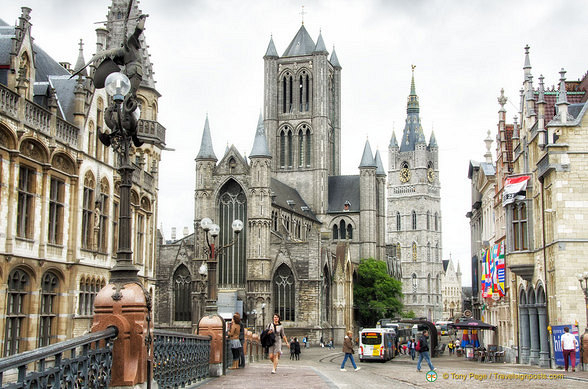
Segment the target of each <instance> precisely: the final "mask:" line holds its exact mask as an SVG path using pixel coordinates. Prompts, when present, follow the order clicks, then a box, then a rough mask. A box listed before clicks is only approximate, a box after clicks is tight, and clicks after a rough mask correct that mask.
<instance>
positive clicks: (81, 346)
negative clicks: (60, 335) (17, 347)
mask: <svg viewBox="0 0 588 389" xmlns="http://www.w3.org/2000/svg"><path fill="white" fill-rule="evenodd" d="M117 332H118V331H117V329H116V328H115V327H110V328H108V329H106V330H104V331H99V332H92V333H90V334H87V335H83V336H80V337H77V338H74V339H70V340H66V341H65V342H60V343H56V344H52V345H50V346H46V347H41V348H38V349H36V350H32V351H26V352H24V353H21V354H17V355H13V356H10V357H6V358H1V359H0V389H14V388H60V387H61V388H105V387H108V384H109V382H110V372H111V368H112V346H113V340H114V338H115V337H116V335H117ZM66 356H68V357H69V358H67V357H66ZM4 381H7V382H6V383H5V382H4Z"/></svg>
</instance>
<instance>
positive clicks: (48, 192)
mask: <svg viewBox="0 0 588 389" xmlns="http://www.w3.org/2000/svg"><path fill="white" fill-rule="evenodd" d="M121 7H124V9H126V8H127V5H126V3H125V2H121V1H114V2H113V4H112V7H111V8H110V11H109V13H108V22H107V29H99V30H98V31H97V44H96V52H97V53H99V52H101V51H102V50H106V49H108V48H110V47H118V46H119V45H120V40H118V41H117V40H116V39H114V38H113V34H115V33H119V35H120V36H121V37H122V33H121V31H122V25H121V23H115V19H116V18H117V17H116V12H117V11H118V10H119V8H121ZM31 12H32V11H31V9H30V8H26V7H23V8H22V14H21V16H20V18H19V19H18V23H17V25H16V26H10V25H8V24H6V23H4V22H3V21H1V20H0V95H1V96H2V97H1V101H0V219H1V220H2V221H1V222H0V258H1V261H0V277H1V279H2V288H1V289H0V294H1V295H2V298H0V312H2V315H4V317H5V320H2V321H0V348H1V349H2V351H1V352H2V355H11V354H15V353H18V352H22V351H26V350H32V349H35V348H37V347H40V346H45V345H48V344H50V343H55V342H58V341H63V340H66V339H69V338H72V337H75V336H78V335H81V334H83V333H85V332H87V331H88V330H89V329H90V326H91V323H92V315H93V308H94V297H95V296H96V294H97V293H98V292H99V291H100V289H101V288H102V287H103V286H104V285H106V284H107V283H108V279H109V269H110V268H111V267H112V266H113V265H114V263H115V257H116V252H117V242H118V215H119V213H118V212H119V209H120V200H119V189H118V185H119V181H120V178H119V177H118V173H117V171H116V165H117V162H116V161H115V155H114V154H113V153H112V151H111V150H110V149H107V148H105V147H104V146H103V145H102V144H101V143H100V141H99V140H98V138H97V133H98V132H99V131H104V130H105V124H104V109H105V108H106V107H107V105H108V96H107V95H106V94H105V93H104V90H97V89H95V87H94V84H93V72H94V67H89V68H88V69H86V70H85V71H82V72H81V73H80V75H79V76H76V77H74V78H71V79H70V77H71V75H72V73H73V72H74V71H75V70H80V69H81V68H82V67H83V65H84V62H85V61H84V55H83V51H82V43H81V42H80V48H79V55H78V59H77V61H76V65H75V68H73V69H71V68H70V66H69V64H67V63H59V62H57V61H55V60H54V59H53V58H51V57H50V56H49V55H48V54H47V53H45V52H44V51H43V50H42V49H41V48H40V47H38V46H37V45H35V44H34V43H33V35H32V23H31ZM138 13H140V10H139V9H137V8H136V6H135V8H134V9H133V15H136V14H138ZM131 27H133V26H131ZM129 31H132V28H130V29H129ZM144 47H146V46H144ZM147 57H148V55H147V54H146V53H145V55H144V58H147ZM145 69H150V66H145ZM149 74H150V72H146V75H145V78H144V80H145V85H142V87H141V89H140V90H139V98H140V99H141V102H142V116H141V119H140V120H139V135H140V136H141V137H142V138H143V139H144V140H148V141H150V144H145V145H144V146H143V147H142V148H140V149H134V150H133V155H134V159H135V168H136V171H135V176H134V177H133V187H132V198H131V203H132V204H131V205H132V210H133V212H132V218H133V220H132V224H133V239H132V246H133V252H134V258H133V260H134V263H135V265H136V266H137V267H138V268H139V269H140V270H139V277H140V279H141V281H142V283H143V285H144V286H145V288H146V289H147V290H148V291H149V292H150V293H151V294H152V295H154V282H153V279H154V275H155V255H154V253H155V232H156V224H157V223H156V219H157V212H156V209H157V174H156V172H157V168H158V165H159V160H160V155H161V150H162V149H163V144H164V142H165V128H163V127H162V126H161V125H160V124H159V123H158V122H157V99H158V97H159V94H158V93H157V91H156V90H155V89H154V88H153V84H152V83H151V84H149V80H151V82H152V78H150V76H149Z"/></svg>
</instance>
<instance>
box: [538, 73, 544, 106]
mask: <svg viewBox="0 0 588 389" xmlns="http://www.w3.org/2000/svg"><path fill="white" fill-rule="evenodd" d="M544 78H545V77H543V74H541V75H539V96H538V97H537V103H545V85H544V84H543V79H544Z"/></svg>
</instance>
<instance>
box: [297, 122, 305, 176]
mask: <svg viewBox="0 0 588 389" xmlns="http://www.w3.org/2000/svg"><path fill="white" fill-rule="evenodd" d="M302 166H304V133H303V132H302V130H299V131H298V167H302Z"/></svg>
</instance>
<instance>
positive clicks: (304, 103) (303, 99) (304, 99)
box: [298, 71, 310, 112]
mask: <svg viewBox="0 0 588 389" xmlns="http://www.w3.org/2000/svg"><path fill="white" fill-rule="evenodd" d="M298 81H299V88H298V89H299V97H300V99H299V101H300V106H299V110H300V112H305V111H308V110H309V105H310V104H309V101H310V78H309V76H308V74H307V73H306V71H303V72H302V74H301V75H300V77H299V79H298Z"/></svg>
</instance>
